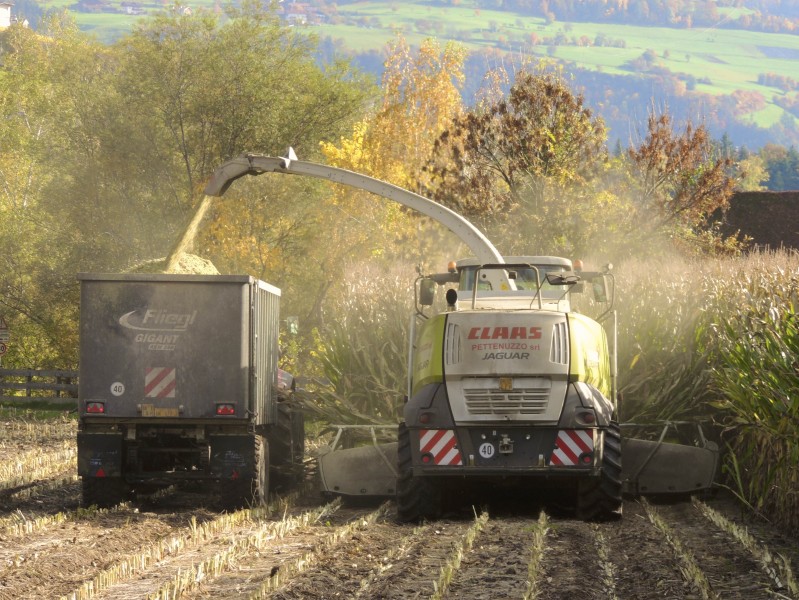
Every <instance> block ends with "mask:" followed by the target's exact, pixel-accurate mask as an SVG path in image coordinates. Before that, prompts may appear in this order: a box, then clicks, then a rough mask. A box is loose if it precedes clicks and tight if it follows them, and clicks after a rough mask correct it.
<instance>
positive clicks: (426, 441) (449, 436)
mask: <svg viewBox="0 0 799 600" xmlns="http://www.w3.org/2000/svg"><path fill="white" fill-rule="evenodd" d="M457 442H458V440H457V439H456V438H455V432H454V431H452V430H451V429H422V430H420V431H419V450H420V452H421V453H422V454H430V455H431V456H432V457H433V464H436V465H462V464H463V458H461V451H460V450H458V448H457V447H456V444H457Z"/></svg>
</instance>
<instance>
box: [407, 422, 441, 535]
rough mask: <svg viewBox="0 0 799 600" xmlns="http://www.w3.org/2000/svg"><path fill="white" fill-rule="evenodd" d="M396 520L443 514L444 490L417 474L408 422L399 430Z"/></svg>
mask: <svg viewBox="0 0 799 600" xmlns="http://www.w3.org/2000/svg"><path fill="white" fill-rule="evenodd" d="M397 441H398V442H399V443H398V448H397V454H398V457H399V460H398V473H399V478H398V480H397V519H398V520H399V521H400V522H403V523H408V522H415V521H421V520H422V519H436V518H438V517H439V516H441V500H442V498H441V491H440V489H439V488H438V486H437V485H436V484H435V483H433V482H432V481H430V479H428V478H426V477H414V475H413V468H412V467H413V458H412V455H411V436H410V432H409V431H408V428H407V427H406V425H405V423H400V425H399V430H398V432H397Z"/></svg>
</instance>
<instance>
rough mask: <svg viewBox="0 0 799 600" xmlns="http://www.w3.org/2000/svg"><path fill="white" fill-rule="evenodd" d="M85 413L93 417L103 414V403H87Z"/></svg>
mask: <svg viewBox="0 0 799 600" xmlns="http://www.w3.org/2000/svg"><path fill="white" fill-rule="evenodd" d="M86 412H87V413H91V414H93V415H101V414H103V413H105V402H87V403H86Z"/></svg>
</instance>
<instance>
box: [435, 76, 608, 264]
mask: <svg viewBox="0 0 799 600" xmlns="http://www.w3.org/2000/svg"><path fill="white" fill-rule="evenodd" d="M604 143H605V128H604V125H603V124H602V121H601V119H598V118H594V117H593V115H592V114H591V111H590V110H589V109H588V108H587V107H585V106H584V105H583V99H582V96H580V95H576V94H574V93H573V92H572V91H571V90H570V89H569V86H568V85H567V83H566V82H565V80H564V79H563V77H562V75H561V73H560V72H559V71H553V70H546V69H544V68H541V69H539V70H538V71H537V72H530V71H521V72H519V73H518V74H517V75H516V79H515V81H514V84H513V86H512V87H511V89H510V91H509V93H508V95H507V97H503V98H500V99H499V100H498V101H496V102H494V103H490V104H486V105H484V106H483V107H482V108H478V109H477V110H475V111H472V112H468V113H466V114H465V115H463V116H462V117H460V118H457V119H455V121H454V123H453V125H452V127H450V128H449V129H448V130H447V131H445V132H444V133H443V134H442V135H441V136H440V137H439V139H438V141H437V142H436V146H435V148H434V153H433V156H432V159H431V161H430V162H429V164H428V166H427V169H428V170H429V171H430V173H431V177H432V180H431V184H430V186H429V193H430V195H431V196H432V197H433V199H435V200H437V201H439V202H441V203H442V204H445V205H446V206H449V207H451V208H453V209H454V210H456V211H458V212H460V213H462V214H464V215H465V216H466V217H467V218H470V219H472V220H474V221H476V222H477V223H479V224H480V225H481V226H482V227H483V228H485V229H489V230H492V229H494V226H495V225H497V224H499V223H502V226H501V229H500V230H501V232H502V234H501V235H500V236H499V239H495V240H494V241H495V243H497V242H499V243H500V244H501V245H503V246H504V247H505V249H506V253H507V251H508V250H511V249H512V248H514V247H520V248H524V249H525V252H530V251H534V252H546V253H552V252H555V251H560V250H563V251H571V250H573V249H575V248H579V247H583V246H584V245H585V244H584V242H585V237H584V235H585V234H584V232H585V231H587V229H586V227H585V225H586V223H585V220H586V219H589V220H590V219H591V218H592V217H591V215H590V214H589V213H588V212H586V210H584V209H585V208H587V204H586V203H589V204H590V198H589V196H590V193H589V191H588V186H587V184H588V182H589V181H590V180H592V179H593V177H594V176H595V175H596V174H597V173H598V172H599V171H600V170H601V169H602V165H603V163H604V162H605V160H606V156H607V151H606V149H605V146H604ZM508 223H512V224H513V225H512V227H508V226H507V224H508Z"/></svg>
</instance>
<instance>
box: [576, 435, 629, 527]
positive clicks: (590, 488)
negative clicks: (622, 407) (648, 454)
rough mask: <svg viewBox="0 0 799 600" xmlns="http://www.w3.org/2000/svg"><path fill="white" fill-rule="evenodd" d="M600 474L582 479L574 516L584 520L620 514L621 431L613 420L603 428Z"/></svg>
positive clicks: (605, 519) (617, 516)
mask: <svg viewBox="0 0 799 600" xmlns="http://www.w3.org/2000/svg"><path fill="white" fill-rule="evenodd" d="M604 438H605V441H604V444H603V446H602V473H601V475H600V476H599V477H598V478H593V477H592V478H591V479H590V480H588V479H586V480H582V481H580V482H579V484H578V490H577V517H578V518H579V519H582V520H585V521H611V520H614V519H618V518H620V517H621V510H622V495H621V494H622V481H621V430H620V428H619V424H618V423H616V422H615V421H612V422H611V423H610V427H608V429H606V430H605V436H604Z"/></svg>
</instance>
